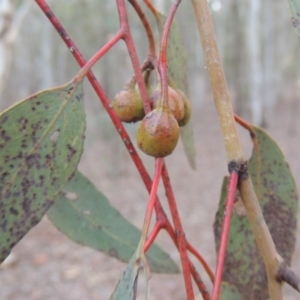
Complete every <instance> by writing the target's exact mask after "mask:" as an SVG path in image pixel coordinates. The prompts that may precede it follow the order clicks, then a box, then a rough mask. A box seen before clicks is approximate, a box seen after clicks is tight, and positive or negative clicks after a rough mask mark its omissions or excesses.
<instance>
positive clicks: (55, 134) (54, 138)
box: [50, 130, 59, 144]
mask: <svg viewBox="0 0 300 300" xmlns="http://www.w3.org/2000/svg"><path fill="white" fill-rule="evenodd" d="M58 137H59V132H58V131H57V130H56V131H54V132H53V133H52V134H51V136H50V141H51V142H52V143H54V144H56V143H57V140H58Z"/></svg>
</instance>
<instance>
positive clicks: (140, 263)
mask: <svg viewBox="0 0 300 300" xmlns="http://www.w3.org/2000/svg"><path fill="white" fill-rule="evenodd" d="M145 268H147V265H146V261H145V260H144V259H143V258H141V257H138V256H137V253H135V254H134V255H133V256H132V258H131V259H130V261H129V263H128V265H127V267H126V269H125V271H124V273H123V276H122V277H121V279H120V281H119V282H118V284H117V286H116V288H115V290H114V292H113V294H112V295H111V297H110V300H136V296H137V295H136V293H137V283H138V276H139V272H140V270H141V269H145ZM146 289H147V293H146V295H147V296H146V298H147V300H148V294H149V293H148V292H149V291H148V289H149V278H148V277H147V286H146Z"/></svg>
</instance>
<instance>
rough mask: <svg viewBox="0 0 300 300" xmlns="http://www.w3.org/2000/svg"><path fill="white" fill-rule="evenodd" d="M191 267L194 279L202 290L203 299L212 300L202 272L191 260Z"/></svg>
mask: <svg viewBox="0 0 300 300" xmlns="http://www.w3.org/2000/svg"><path fill="white" fill-rule="evenodd" d="M190 269H191V273H192V276H193V278H194V281H195V283H196V284H197V286H198V289H199V291H200V292H201V295H202V298H203V300H210V299H211V298H210V294H209V293H208V291H207V289H206V287H205V285H204V282H203V281H202V278H201V276H200V274H199V273H198V272H197V270H196V268H195V267H194V265H193V264H192V262H191V261H190Z"/></svg>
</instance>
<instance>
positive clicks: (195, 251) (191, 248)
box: [187, 242, 215, 283]
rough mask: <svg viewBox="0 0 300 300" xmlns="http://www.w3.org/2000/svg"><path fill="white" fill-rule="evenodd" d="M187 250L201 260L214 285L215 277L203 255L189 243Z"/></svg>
mask: <svg viewBox="0 0 300 300" xmlns="http://www.w3.org/2000/svg"><path fill="white" fill-rule="evenodd" d="M187 249H188V250H189V251H190V252H191V253H192V254H193V255H194V256H195V257H196V258H197V259H198V260H199V262H200V263H201V265H202V266H203V268H204V270H205V271H206V273H207V275H208V276H209V278H210V280H211V282H212V283H214V281H215V275H214V273H213V271H212V270H211V268H210V267H209V265H208V264H207V262H206V261H205V259H204V258H203V257H202V255H201V254H200V253H199V252H198V251H197V250H196V249H195V248H194V247H193V246H192V245H191V244H190V243H189V242H187Z"/></svg>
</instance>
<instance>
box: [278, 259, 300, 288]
mask: <svg viewBox="0 0 300 300" xmlns="http://www.w3.org/2000/svg"><path fill="white" fill-rule="evenodd" d="M275 278H276V280H277V281H278V282H283V281H284V282H286V283H287V284H289V285H290V286H291V287H293V288H294V289H295V290H296V291H298V292H300V279H299V277H298V276H297V275H296V274H295V273H294V272H293V271H292V270H291V269H290V268H289V266H288V265H287V264H286V263H285V262H284V261H283V262H281V264H280V265H279V268H278V271H277V274H276V276H275Z"/></svg>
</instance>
